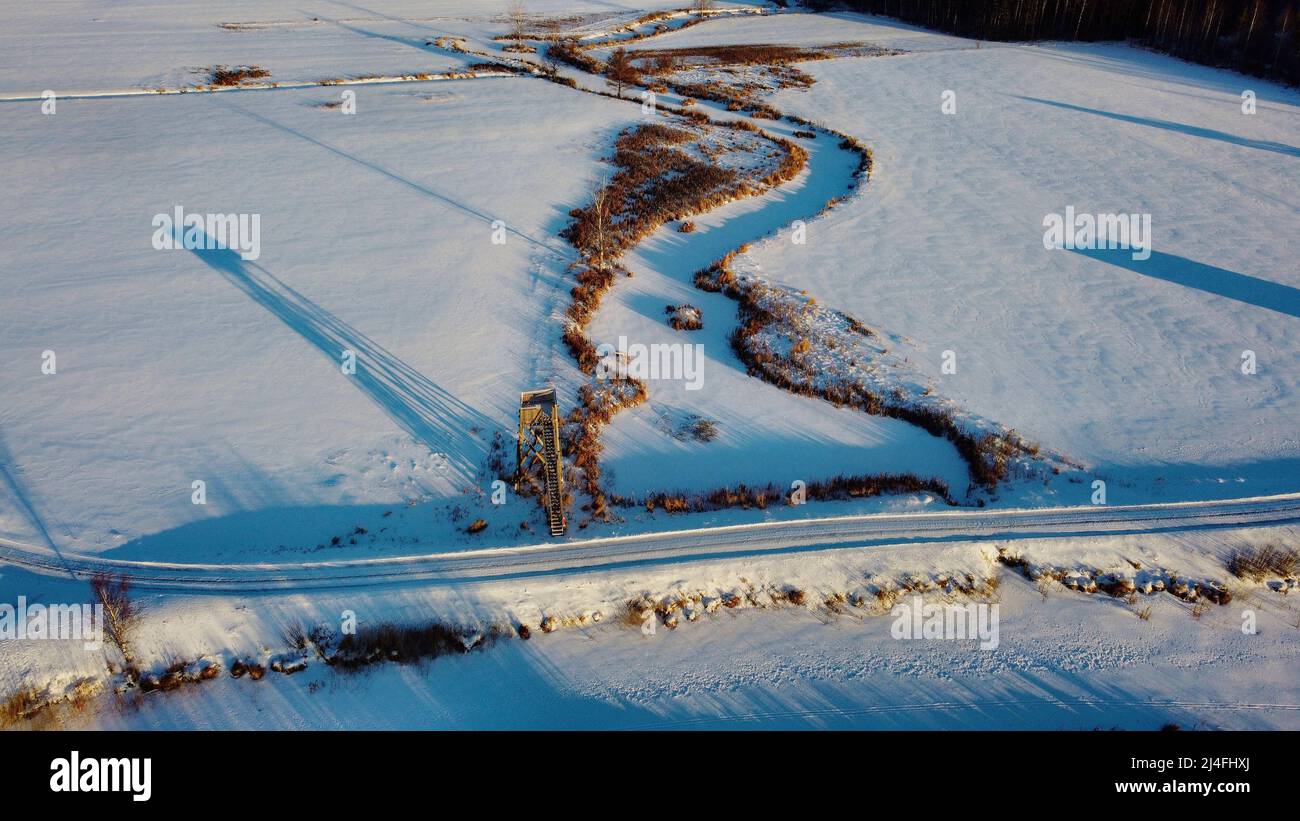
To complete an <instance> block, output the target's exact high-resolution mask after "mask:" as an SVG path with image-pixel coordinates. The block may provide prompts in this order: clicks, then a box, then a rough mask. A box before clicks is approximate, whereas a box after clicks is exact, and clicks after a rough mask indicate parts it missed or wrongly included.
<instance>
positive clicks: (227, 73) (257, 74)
mask: <svg viewBox="0 0 1300 821" xmlns="http://www.w3.org/2000/svg"><path fill="white" fill-rule="evenodd" d="M270 76H271V72H269V71H267V70H266V69H264V68H262V67H261V66H213V67H212V68H211V69H209V72H208V84H209V85H212V86H218V87H221V86H237V85H242V84H243V83H245V82H247V81H249V80H259V79H261V78H263V77H270Z"/></svg>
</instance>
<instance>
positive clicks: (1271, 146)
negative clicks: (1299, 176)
mask: <svg viewBox="0 0 1300 821" xmlns="http://www.w3.org/2000/svg"><path fill="white" fill-rule="evenodd" d="M1016 97H1017V98H1018V99H1021V100H1027V101H1029V102H1031V103H1041V104H1042V105H1050V106H1054V107H1056V108H1064V109H1066V110H1067V111H1081V112H1083V113H1085V114H1096V115H1097V116H1099V117H1106V118H1108V119H1111V120H1119V121H1120V122H1124V123H1135V124H1137V125H1145V126H1148V127H1150V128H1159V129H1162V130H1164V131H1177V132H1179V133H1180V134H1189V135H1191V136H1193V137H1201V138H1204V139H1207V140H1218V141H1219V142H1225V143H1231V144H1232V145H1240V146H1243V147H1245V148H1254V149H1257V150H1259V151H1271V152H1273V153H1274V154H1285V155H1286V156H1289V157H1300V148H1296V147H1295V146H1293V145H1287V144H1286V143H1279V142H1274V141H1272V140H1252V139H1250V138H1248V137H1239V136H1237V135H1236V134H1229V133H1228V132H1226V131H1218V130H1215V129H1213V128H1203V127H1201V126H1199V125H1188V124H1187V123H1176V122H1173V121H1171V120H1159V119H1156V118H1155V117H1136V116H1134V115H1132V114H1117V113H1115V112H1113V111H1103V110H1101V109H1098V108H1087V107H1085V106H1081V105H1073V104H1071V103H1061V102H1057V101H1056V100H1044V99H1041V98H1039V97H1025V96H1023V95H1016Z"/></svg>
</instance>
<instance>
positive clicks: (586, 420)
mask: <svg viewBox="0 0 1300 821" xmlns="http://www.w3.org/2000/svg"><path fill="white" fill-rule="evenodd" d="M648 397H649V392H648V391H647V390H646V386H645V383H644V382H641V381H639V380H636V379H622V378H613V379H607V380H605V381H602V382H599V383H597V384H594V385H593V384H587V385H583V386H582V387H580V388H579V389H578V399H579V404H578V406H577V407H575V408H574V409H573V410H572V411H570V412H569V416H568V418H567V419H566V420H565V433H564V455H565V456H566V457H568V458H570V459H572V461H573V466H574V467H575V468H577V469H578V470H579V471H580V472H581V476H582V487H583V490H585V491H586V493H587V495H588V496H590V497H591V502H590V505H589V507H590V512H591V515H592V516H593V517H599V518H603V519H608V518H609V499H608V497H607V496H606V494H605V490H604V488H603V487H602V486H601V483H600V477H601V470H600V454H601V453H602V452H603V451H604V447H605V446H604V445H603V444H602V443H601V441H600V430H601V428H602V427H604V426H605V425H607V424H609V420H611V419H613V418H614V414H616V413H618V412H619V411H620V410H622V409H624V408H629V407H633V406H635V405H639V404H641V403H642V402H644V401H646V399H647V398H648Z"/></svg>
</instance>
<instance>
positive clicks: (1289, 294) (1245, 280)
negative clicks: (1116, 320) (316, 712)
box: [1072, 248, 1300, 317]
mask: <svg viewBox="0 0 1300 821" xmlns="http://www.w3.org/2000/svg"><path fill="white" fill-rule="evenodd" d="M1072 250H1073V251H1074V252H1075V253H1076V254H1082V255H1083V256H1086V257H1090V258H1092V259H1096V260H1100V261H1102V262H1109V263H1110V264H1111V265H1116V266H1118V267H1120V268H1125V269H1127V270H1130V271H1133V272H1135V273H1139V274H1142V275H1144V276H1149V277H1154V278H1155V279H1163V280H1164V281H1165V282H1172V283H1174V284H1175V285H1183V286H1185V287H1188V288H1196V289H1197V290H1200V291H1205V292H1206V293H1207V294H1214V295H1215V296H1221V297H1226V298H1227V299H1235V300H1237V301H1238V302H1244V303H1245V304H1247V305H1254V306H1255V307H1257V308H1266V309H1268V310H1270V311H1277V312H1278V313H1280V314H1286V315H1288V316H1294V317H1300V289H1296V288H1292V287H1291V286H1290V285H1282V284H1280V283H1277V282H1270V281H1269V280H1267V279H1260V278H1259V277H1253V276H1249V275H1247V274H1239V273H1237V272H1236V271H1229V270H1227V269H1226V268H1219V267H1217V266H1214V265H1207V264H1205V263H1204V262H1196V261H1194V260H1190V259H1187V258H1185V257H1180V256H1176V255H1174V254H1166V253H1164V252H1161V251H1154V250H1153V251H1152V252H1151V258H1150V259H1146V260H1140V259H1133V252H1132V251H1131V250H1129V249H1126V248H1114V249H1108V248H1099V249H1096V250H1092V249H1078V248H1075V249H1072Z"/></svg>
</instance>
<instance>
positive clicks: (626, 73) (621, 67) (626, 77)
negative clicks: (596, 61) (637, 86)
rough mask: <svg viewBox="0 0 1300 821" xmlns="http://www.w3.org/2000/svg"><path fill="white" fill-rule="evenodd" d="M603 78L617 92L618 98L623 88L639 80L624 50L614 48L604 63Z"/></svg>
mask: <svg viewBox="0 0 1300 821" xmlns="http://www.w3.org/2000/svg"><path fill="white" fill-rule="evenodd" d="M605 77H606V79H608V80H609V82H610V84H611V85H613V86H614V88H615V89H616V90H617V92H618V96H619V97H622V96H623V86H626V85H632V84H634V83H637V82H639V81H640V79H641V75H640V73H639V72H638V71H637V69H636V66H635V65H633V63H632V59H631V58H630V57H628V54H627V49H625V48H616V49H614V52H613V53H612V54H610V55H609V60H608V61H606V63H605Z"/></svg>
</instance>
